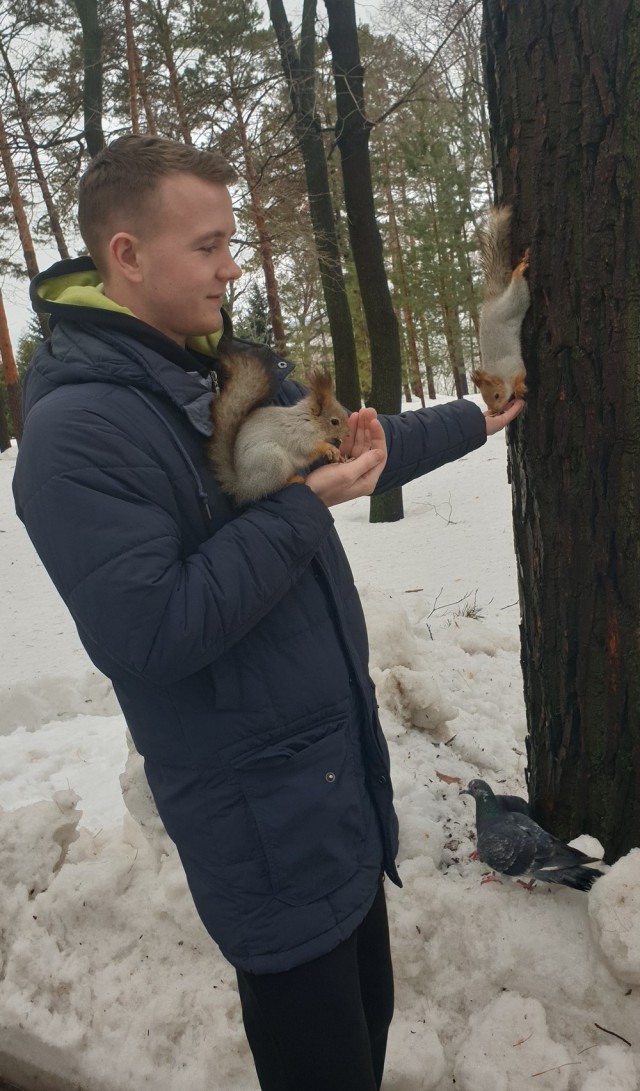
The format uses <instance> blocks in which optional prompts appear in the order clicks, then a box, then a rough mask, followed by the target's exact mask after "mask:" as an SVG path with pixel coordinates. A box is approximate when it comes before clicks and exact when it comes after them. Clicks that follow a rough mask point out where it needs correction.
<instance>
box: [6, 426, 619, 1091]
mask: <svg viewBox="0 0 640 1091" xmlns="http://www.w3.org/2000/svg"><path fill="white" fill-rule="evenodd" d="M14 461H15V452H14V451H10V452H7V453H5V454H4V455H3V456H2V457H0V573H1V582H0V602H1V606H2V627H1V633H2V655H1V657H0V844H1V846H2V848H1V849H0V853H1V855H0V860H1V863H0V1076H4V1077H5V1078H9V1079H14V1080H15V1081H16V1082H19V1083H21V1085H22V1086H23V1087H25V1088H27V1089H29V1091H31V1089H36V1088H38V1089H41V1088H44V1089H45V1091H70V1089H74V1091H76V1089H81V1091H125V1089H135V1091H141V1089H142V1088H153V1089H154V1091H256V1088H257V1083H256V1080H255V1076H254V1074H253V1069H252V1064H251V1061H250V1056H249V1051H248V1046H247V1045H246V1043H245V1040H244V1036H243V1032H242V1028H241V1022H240V1009H239V1003H238V999H237V995H236V991H235V987H234V975H233V971H232V970H231V968H230V967H229V966H228V965H227V964H226V963H225V962H224V960H223V959H222V957H221V956H220V955H219V954H218V952H217V950H216V948H215V947H214V945H213V943H212V942H211V940H210V939H209V937H208V936H207V934H206V933H205V931H204V929H203V927H202V925H201V924H200V922H199V920H198V918H197V916H196V913H195V910H194V909H193V907H192V904H191V901H190V897H189V895H188V892H187V889H186V884H185V881H184V878H183V875H182V871H181V868H180V865H179V863H178V860H177V858H176V855H175V852H174V851H172V849H171V847H170V845H168V843H167V842H166V841H165V839H164V835H163V833H162V831H161V830H159V829H154V828H153V824H151V825H149V824H148V823H146V824H145V825H144V827H143V826H141V825H140V823H139V822H138V821H136V820H135V819H134V818H133V817H132V815H131V814H130V813H129V812H128V811H127V809H126V807H125V804H124V802H123V795H122V791H121V785H120V779H119V778H120V774H121V773H122V772H123V770H124V767H125V762H126V759H127V745H126V740H125V727H124V722H123V720H122V717H121V715H120V713H119V710H118V707H117V704H116V702H115V700H114V698H113V694H112V692H111V689H110V686H109V683H108V682H107V680H106V679H105V678H103V677H102V676H101V675H100V674H98V673H97V672H96V671H95V670H94V669H93V667H92V665H91V663H90V662H89V661H88V659H87V657H86V655H85V653H84V651H83V649H82V647H81V645H80V643H79V641H78V638H77V635H76V633H75V630H74V628H73V625H72V623H71V621H70V620H69V618H68V617H67V614H66V612H65V610H64V608H63V606H62V604H61V603H60V602H59V601H58V598H57V596H56V593H55V591H54V590H53V588H52V586H51V585H50V583H49V580H48V578H47V576H46V574H45V572H44V571H43V569H42V567H41V565H40V563H39V561H38V559H37V558H36V556H35V554H34V552H33V549H32V547H31V545H30V543H29V541H28V539H27V537H26V535H25V533H24V530H23V528H22V527H21V526H20V524H19V523H18V521H17V519H16V517H15V515H14V513H13V506H12V502H11V495H10V483H11V476H12V473H13V467H14ZM333 513H334V515H335V517H336V521H337V524H338V528H339V530H340V533H341V536H342V539H343V541H344V543H345V546H346V548H347V551H348V553H349V556H350V559H351V562H352V565H353V569H354V572H355V575H356V580H357V583H358V585H359V587H360V589H361V592H362V598H363V603H364V607H365V611H366V614H367V620H368V623H369V629H370V637H371V668H372V675H373V677H374V680H375V682H376V684H377V687H378V697H379V700H380V704H381V709H382V717H383V724H384V727H385V731H386V734H387V737H388V740H389V746H390V749H391V756H392V761H393V769H394V783H395V790H396V802H397V809H398V812H399V816H400V823H401V849H400V874H401V876H402V879H403V882H404V888H403V889H402V890H398V889H396V888H395V887H394V886H392V885H391V884H388V885H387V895H388V902H389V909H390V919H391V930H392V941H393V949H394V953H395V970H396V983H397V1009H396V1017H395V1020H394V1024H393V1028H392V1034H391V1040H390V1047H389V1058H388V1066H387V1075H386V1078H385V1083H384V1091H427V1089H431V1091H445V1089H451V1088H452V1087H454V1086H455V1089H456V1091H523V1089H527V1088H531V1089H532V1091H638V1088H640V850H634V851H633V852H632V853H630V854H629V855H628V856H627V857H625V858H624V859H623V860H622V861H620V862H619V863H617V864H616V865H615V866H614V867H613V868H612V869H611V871H609V873H608V874H607V875H606V876H605V877H604V878H602V879H600V880H599V881H598V882H597V883H596V884H595V886H594V888H593V890H592V891H591V893H590V894H588V895H587V894H581V893H578V892H575V891H572V890H567V889H565V888H554V887H546V886H545V885H544V884H540V883H539V884H537V885H536V886H535V887H534V889H533V891H532V892H531V893H527V892H526V891H524V890H522V888H521V887H519V886H517V885H516V884H515V883H511V882H509V881H504V882H503V883H502V884H498V883H489V884H486V885H481V883H480V879H481V878H482V876H483V875H484V874H486V872H487V869H486V868H485V867H484V866H483V865H482V864H481V863H479V862H477V861H470V860H469V854H470V853H471V852H472V850H473V847H474V843H473V836H474V810H473V802H472V800H471V799H470V798H469V797H468V796H463V797H460V795H459V789H460V787H461V786H463V785H466V783H467V781H469V780H470V779H471V778H473V777H477V776H480V777H482V778H484V779H486V780H487V781H488V782H489V783H490V784H491V785H492V786H493V787H495V788H496V789H499V790H501V791H507V792H518V793H520V794H522V793H524V792H525V788H524V768H525V755H524V735H525V714H524V707H523V700H522V686H521V677H520V667H519V648H518V618H519V611H518V605H517V588H516V577H515V562H514V554H513V544H512V532H511V515H510V495H509V487H508V484H507V480H506V449H505V439H504V435H503V434H499V435H497V436H494V437H491V438H490V439H489V441H488V443H487V445H486V446H485V447H484V448H483V449H482V450H481V451H478V452H475V453H474V454H472V455H470V456H468V457H467V458H465V459H462V460H461V461H459V462H457V463H453V464H452V465H450V466H447V467H444V468H443V469H441V470H438V471H436V472H435V473H433V474H432V475H430V476H429V477H427V478H424V479H422V480H421V481H418V482H414V483H413V484H412V485H411V486H409V487H407V488H406V489H405V513H406V518H405V519H404V521H403V522H401V523H396V524H393V525H371V524H369V523H368V504H367V502H366V501H364V500H359V501H354V502H353V503H351V504H348V505H344V506H343V507H341V508H337V509H334V512H333ZM469 613H471V614H475V615H480V616H479V617H478V616H475V617H474V616H468V615H469ZM129 770H130V771H129V774H128V776H127V778H126V780H125V788H126V792H127V800H128V803H129V806H130V808H131V810H132V811H134V812H135V813H137V814H138V815H140V814H142V810H141V807H142V809H143V806H144V794H143V792H142V791H141V787H140V784H139V782H137V781H136V776H135V773H136V768H135V761H132V762H130V764H129ZM78 797H79V798H78ZM78 834H79V836H78ZM74 838H75V839H74ZM592 844H593V843H592V842H591V843H590V847H592ZM623 1039H626V1040H627V1042H628V1043H629V1044H626V1043H625V1041H624V1040H623ZM43 1075H46V1079H43V1078H42V1077H43ZM300 1091H304V1089H300Z"/></svg>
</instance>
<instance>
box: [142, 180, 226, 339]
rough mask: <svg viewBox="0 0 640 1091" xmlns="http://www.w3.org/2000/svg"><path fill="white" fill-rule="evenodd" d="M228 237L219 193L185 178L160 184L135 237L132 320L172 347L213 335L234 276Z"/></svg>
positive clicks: (212, 186)
mask: <svg viewBox="0 0 640 1091" xmlns="http://www.w3.org/2000/svg"><path fill="white" fill-rule="evenodd" d="M234 231H235V220H234V216H233V208H232V206H231V197H230V196H229V191H228V189H227V188H226V186H223V185H217V184H215V183H212V182H206V181H203V180H202V179H201V178H197V177H196V176H195V175H192V174H172V175H169V176H168V177H167V178H163V179H162V181H161V182H160V184H159V185H158V188H157V190H156V191H155V192H154V194H153V195H152V196H151V198H150V200H149V208H148V211H147V214H146V215H145V217H144V220H143V222H142V223H141V225H140V228H139V230H138V231H137V233H136V237H135V243H134V245H135V256H136V262H137V274H138V276H139V279H136V280H135V281H134V282H132V283H131V285H130V287H131V298H130V302H129V304H128V305H129V306H130V308H131V310H132V311H133V312H134V314H135V315H136V316H137V317H138V318H140V319H142V321H143V322H147V323H148V324H149V325H150V326H154V327H155V328H156V329H157V330H160V332H161V333H164V334H165V335H166V336H167V337H170V338H171V340H173V341H177V342H178V344H180V345H184V343H185V340H186V338H187V337H194V336H201V335H204V334H208V333H213V331H214V330H217V329H220V326H221V325H222V316H221V314H220V306H221V304H222V299H223V296H224V293H225V290H226V287H227V284H228V283H229V281H230V280H235V279H236V278H237V277H239V276H240V272H241V271H240V268H239V267H238V266H237V265H236V263H235V261H234V260H233V258H232V257H231V252H230V250H229V244H230V241H231V238H232V236H233V233H234Z"/></svg>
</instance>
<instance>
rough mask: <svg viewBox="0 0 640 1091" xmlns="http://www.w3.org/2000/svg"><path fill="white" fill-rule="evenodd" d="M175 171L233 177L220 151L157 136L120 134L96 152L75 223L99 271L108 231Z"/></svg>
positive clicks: (223, 179) (223, 180)
mask: <svg viewBox="0 0 640 1091" xmlns="http://www.w3.org/2000/svg"><path fill="white" fill-rule="evenodd" d="M178 173H180V174H192V175H195V177H196V178H201V179H202V180H203V181H206V182H212V183H214V184H216V185H222V186H226V185H229V184H230V183H231V182H234V181H235V180H236V178H237V175H236V172H235V170H234V169H233V167H232V166H230V164H229V163H227V161H226V159H225V158H224V157H223V156H222V155H221V154H220V152H217V151H203V150H201V149H200V148H194V147H193V146H191V145H189V144H180V143H179V142H178V141H177V140H167V139H165V138H164V137H161V136H137V135H136V136H133V135H130V136H121V137H119V138H118V139H117V140H114V141H113V143H112V144H109V145H108V147H106V148H103V150H102V151H101V152H98V154H97V155H96V156H94V158H93V159H92V160H91V162H90V164H89V166H88V167H87V169H86V171H85V173H84V174H83V176H82V178H81V179H80V185H79V189H78V225H79V227H80V234H81V235H82V238H83V239H84V243H85V246H86V247H87V250H88V251H89V253H90V255H91V257H92V258H93V260H94V262H95V264H96V267H97V269H98V270H99V271H101V272H102V271H104V266H105V258H106V246H107V244H108V242H109V240H110V238H111V237H112V235H113V234H115V232H116V231H117V230H124V229H125V228H124V224H126V223H127V222H129V223H130V222H131V221H132V220H133V221H135V219H136V217H141V216H142V214H143V212H144V210H145V208H146V207H148V201H149V196H150V194H151V193H152V192H153V190H154V189H156V187H157V186H158V184H159V183H160V181H161V180H162V179H163V178H166V177H167V176H168V175H171V174H178ZM118 220H120V222H121V223H122V224H123V226H122V227H121V228H119V227H118Z"/></svg>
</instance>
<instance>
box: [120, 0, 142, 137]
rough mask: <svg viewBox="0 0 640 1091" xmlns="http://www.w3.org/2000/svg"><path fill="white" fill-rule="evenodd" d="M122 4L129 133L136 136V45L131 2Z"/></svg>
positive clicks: (137, 125) (124, 0)
mask: <svg viewBox="0 0 640 1091" xmlns="http://www.w3.org/2000/svg"><path fill="white" fill-rule="evenodd" d="M123 4H124V30H125V37H126V39H127V72H128V73H129V114H130V116H131V132H132V133H135V134H136V135H137V134H138V133H139V132H140V116H139V114H138V79H137V74H136V43H135V40H134V37H133V22H132V19H131V0H123Z"/></svg>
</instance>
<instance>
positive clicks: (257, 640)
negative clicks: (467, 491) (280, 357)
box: [14, 259, 486, 973]
mask: <svg viewBox="0 0 640 1091" xmlns="http://www.w3.org/2000/svg"><path fill="white" fill-rule="evenodd" d="M97 279H98V278H97V274H96V273H95V271H94V270H93V267H92V265H91V263H90V261H89V260H88V259H78V260H76V261H72V262H61V263H58V264H57V265H56V266H54V267H53V268H52V269H51V270H49V272H48V273H46V274H42V275H41V276H40V277H39V278H37V280H36V281H34V285H33V289H32V297H33V299H34V301H35V305H36V307H37V309H39V310H42V311H47V312H49V313H51V314H52V315H53V316H54V318H55V326H54V328H53V332H52V336H51V339H50V341H48V342H47V343H45V344H44V345H43V346H41V347H40V348H39V350H38V351H37V353H36V355H35V357H34V360H33V362H32V364H31V366H30V368H29V370H28V373H27V378H26V382H25V409H26V421H25V430H24V438H23V441H22V444H21V447H20V453H19V456H18V461H17V466H16V472H15V483H14V491H15V498H16V507H17V511H18V515H19V516H20V518H21V519H22V520H23V521H24V523H25V525H26V528H27V531H28V533H29V536H30V537H31V539H32V541H33V543H34V545H35V547H36V550H37V551H38V553H39V555H40V557H41V559H42V562H43V564H44V566H45V568H46V569H47V571H48V572H49V574H50V576H51V578H52V579H53V581H54V583H55V585H56V587H57V589H58V591H59V593H60V594H61V596H62V598H63V599H64V601H65V603H66V604H67V606H68V608H69V610H70V611H71V614H72V616H73V619H74V621H75V623H76V625H77V628H78V633H79V635H80V638H81V640H82V643H83V644H84V646H85V648H86V650H87V652H88V654H89V656H90V657H91V659H92V660H93V662H94V663H95V665H96V666H97V667H98V668H99V670H101V671H103V672H104V674H106V675H107V676H108V677H109V678H110V679H111V680H112V682H113V686H114V689H115V692H116V695H117V697H118V700H119V702H120V704H121V706H122V710H123V712H124V716H125V718H126V721H127V724H128V726H129V729H130V731H131V734H132V736H133V739H134V742H135V745H136V747H137V749H138V750H139V752H140V753H141V754H142V755H143V756H144V759H145V769H146V774H147V777H148V780H149V783H150V786H151V789H152V791H153V795H154V797H155V800H156V803H157V806H158V810H159V813H160V815H161V817H162V820H163V822H164V824H165V826H166V829H167V831H168V833H169V835H170V836H171V837H172V838H173V840H174V841H175V843H176V845H177V848H178V851H179V853H180V857H181V859H182V862H183V865H184V869H185V872H186V875H187V879H188V882H189V886H190V889H191V892H192V895H193V898H194V901H195V904H196V907H197V909H198V912H199V914H200V916H201V918H202V920H203V922H204V924H205V926H206V927H207V929H208V931H209V932H210V934H211V935H212V936H213V938H214V939H215V940H216V942H217V943H218V944H219V946H220V948H221V950H222V952H223V954H224V955H225V956H226V957H227V958H228V959H229V961H230V962H232V963H233V964H234V965H235V966H238V967H240V968H242V969H245V970H249V971H253V972H256V973H269V972H276V971H281V970H286V969H289V968H291V967H293V966H296V965H298V964H300V963H303V962H306V961H309V960H311V959H313V958H316V957H318V956H319V955H322V954H325V953H326V952H327V951H329V950H331V949H332V948H333V947H335V946H336V945H337V944H338V943H340V942H341V941H342V940H343V939H345V938H346V937H347V936H349V935H350V934H351V933H352V931H353V930H354V929H355V928H356V927H357V925H358V924H359V923H360V921H361V920H362V919H363V917H364V916H365V914H366V912H367V910H368V909H369V907H370V905H371V902H372V900H373V897H374V895H375V892H376V887H377V883H378V881H379V877H380V872H381V870H382V869H384V870H385V871H386V873H387V874H388V875H389V877H390V878H391V879H393V880H394V881H398V882H399V880H398V876H397V872H396V869H395V863H394V859H395V855H396V850H397V821H396V818H395V814H394V810H393V804H392V790H391V784H390V778H389V763H388V753H387V747H386V744H385V740H384V737H383V734H382V731H381V728H380V724H379V721H378V716H377V712H376V704H375V698H374V693H373V687H372V685H371V683H370V681H369V677H368V670H367V658H368V649H367V634H366V629H365V624H364V619H363V614H362V609H361V606H360V602H359V599H358V595H357V592H356V589H355V586H354V583H353V578H352V574H351V571H350V568H349V564H348V562H347V559H346V557H345V554H344V552H343V550H342V546H341V544H340V541H339V539H338V536H337V534H336V532H335V530H334V526H333V519H332V516H331V512H330V511H329V510H328V509H327V508H326V507H325V505H324V504H323V503H322V501H321V500H319V499H318V497H317V496H315V495H314V494H313V493H312V492H311V490H310V489H308V488H307V487H306V486H305V485H290V486H288V487H287V488H284V489H282V490H281V491H279V492H277V493H275V494H274V495H273V496H270V497H269V498H268V499H266V500H262V501H260V502H258V503H254V504H252V505H251V506H250V507H249V508H247V509H246V510H244V511H242V512H241V513H240V514H238V513H237V512H235V511H234V510H233V509H232V507H231V506H230V505H229V503H228V501H227V499H226V498H225V497H224V496H223V495H222V493H221V492H220V491H219V489H218V487H217V485H216V482H215V480H214V479H213V477H212V476H211V473H210V471H209V468H208V463H207V454H206V440H207V436H208V434H209V433H210V413H209V407H210V403H211V398H212V391H211V377H210V374H209V368H210V364H211V361H210V360H209V361H208V363H207V365H206V366H204V356H202V355H199V353H197V352H194V351H190V350H182V349H180V348H179V347H178V346H177V345H175V344H173V343H172V342H170V341H169V340H168V339H166V338H164V337H163V336H162V335H160V334H159V333H157V332H156V331H154V330H152V329H151V328H150V327H148V326H146V325H144V324H143V323H141V322H139V321H138V320H137V319H135V318H133V317H132V316H128V315H127V314H123V313H122V312H117V311H116V309H115V308H114V311H113V312H111V311H109V310H105V309H104V307H105V301H104V300H101V299H100V297H99V296H98V293H97V292H96V289H95V287H93V285H95V284H97ZM96 304H97V306H96ZM107 306H108V304H107ZM274 368H275V370H276V372H277V373H278V375H279V376H280V378H281V380H282V381H281V384H280V391H279V394H278V396H277V402H278V403H279V404H282V405H286V404H292V403H293V402H295V401H296V400H297V399H298V398H299V397H300V396H301V394H302V388H300V387H299V386H297V384H295V383H293V382H291V380H289V379H287V378H286V375H287V373H288V372H289V371H290V370H291V365H288V364H286V363H284V362H283V361H277V360H276V358H275V357H274ZM382 423H383V426H384V429H385V432H386V435H387V440H388V446H389V459H388V463H387V466H386V468H385V471H384V474H383V476H382V478H381V481H380V484H379V490H383V489H386V488H389V487H391V486H395V485H401V484H403V483H405V482H407V481H409V480H411V479H412V478H415V477H417V476H419V475H420V474H424V473H426V472H428V471H429V470H432V469H434V468H435V467H437V466H440V465H442V464H443V463H445V462H448V461H451V460H452V459H455V458H459V457H460V456H462V455H464V454H466V453H467V452H468V451H471V450H473V449H474V448H476V447H479V446H480V445H481V444H482V443H484V441H485V438H486V428H485V423H484V419H483V416H482V414H481V412H480V411H479V409H478V408H477V406H475V405H474V404H473V403H471V402H465V401H457V402H452V403H450V404H448V405H444V406H439V407H436V408H432V409H428V410H420V411H418V412H415V413H408V414H406V415H402V416H397V417H388V418H382Z"/></svg>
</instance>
